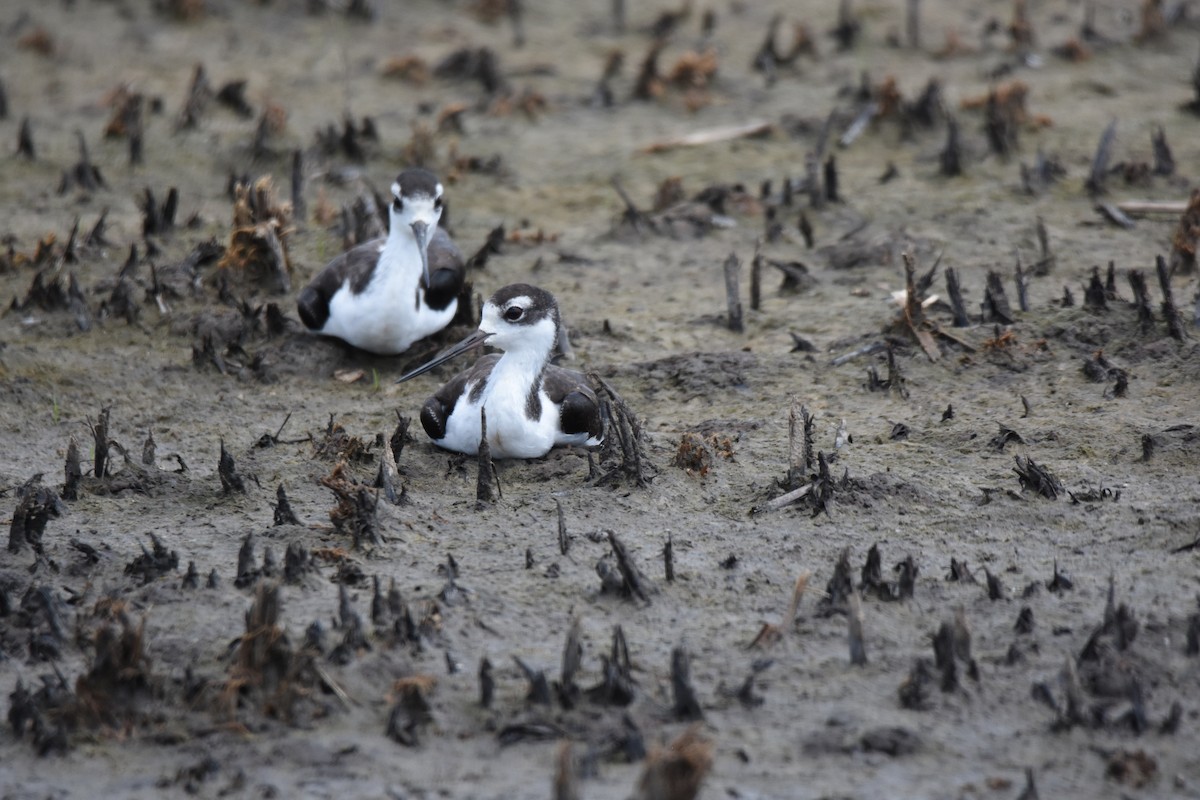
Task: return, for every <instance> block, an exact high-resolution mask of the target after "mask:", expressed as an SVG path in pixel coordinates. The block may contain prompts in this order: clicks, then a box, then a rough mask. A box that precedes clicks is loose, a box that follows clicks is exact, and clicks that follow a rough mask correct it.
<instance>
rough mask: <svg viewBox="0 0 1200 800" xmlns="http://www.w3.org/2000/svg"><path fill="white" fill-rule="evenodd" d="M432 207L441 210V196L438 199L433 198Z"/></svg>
mask: <svg viewBox="0 0 1200 800" xmlns="http://www.w3.org/2000/svg"><path fill="white" fill-rule="evenodd" d="M433 207H434V208H436V209H437V210H438V211H441V210H442V198H440V197H439V198H438V199H436V200H434V201H433Z"/></svg>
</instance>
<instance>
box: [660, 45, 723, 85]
mask: <svg viewBox="0 0 1200 800" xmlns="http://www.w3.org/2000/svg"><path fill="white" fill-rule="evenodd" d="M716 74H717V51H716V50H714V49H713V48H711V47H709V48H706V49H705V50H703V51H702V52H696V51H694V50H689V51H688V52H686V53H684V54H683V55H681V56H680V57H679V59H678V60H677V61H676V62H675V65H674V66H673V67H671V71H670V72H668V73H667V83H669V84H671V85H672V86H677V87H679V88H681V89H705V88H708V87H709V86H710V85H711V84H712V81H713V78H714V77H716Z"/></svg>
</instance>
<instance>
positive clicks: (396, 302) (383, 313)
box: [296, 167, 466, 355]
mask: <svg viewBox="0 0 1200 800" xmlns="http://www.w3.org/2000/svg"><path fill="white" fill-rule="evenodd" d="M443 202H444V201H443V199H442V184H441V182H440V181H439V180H438V179H437V176H436V175H434V174H433V173H432V172H430V171H429V170H426V169H421V168H418V167H413V168H409V169H406V170H404V171H403V172H401V173H400V175H399V176H398V177H397V178H396V181H395V183H393V184H392V202H391V205H390V207H389V210H388V218H389V220H390V227H389V229H388V234H387V236H385V237H381V238H378V239H373V240H371V241H369V242H364V243H363V244H360V245H358V246H357V247H353V248H351V249H350V250H347V251H346V252H345V253H342V254H341V255H340V256H338V257H337V258H335V259H333V261H330V262H329V264H327V265H326V266H325V268H324V269H322V270H321V271H320V273H318V274H317V276H316V277H315V278H313V280H312V282H311V283H309V284H308V286H307V287H305V289H304V291H302V292H301V293H300V296H299V298H298V299H297V301H296V306H297V309H298V310H299V312H300V320H301V321H302V322H303V323H304V325H305V327H307V328H308V329H309V330H310V331H312V332H314V333H319V334H322V335H324V336H334V337H337V338H339V339H341V340H343V341H345V342H347V343H349V344H351V345H353V346H354V347H357V348H359V349H360V350H366V351H369V352H371V353H377V354H379V355H396V354H398V353H403V352H404V351H405V350H407V349H408V348H409V347H411V346H412V345H413V343H414V342H416V341H418V340H420V339H423V338H425V337H426V336H429V335H431V334H433V333H436V332H437V331H440V330H441V329H442V328H444V327H446V326H447V325H449V324H450V322H451V321H452V320H453V319H454V315H455V314H456V313H457V311H458V296H459V292H460V290H461V289H462V285H463V278H464V275H465V273H466V267H465V264H464V262H463V257H462V253H461V252H460V251H459V249H458V247H457V245H455V244H454V241H453V240H452V239H451V238H450V237H449V235H447V234H446V232H445V231H444V230H442V229H441V228H439V227H438V222H439V221H440V220H441V218H442V210H443V208H444V205H443Z"/></svg>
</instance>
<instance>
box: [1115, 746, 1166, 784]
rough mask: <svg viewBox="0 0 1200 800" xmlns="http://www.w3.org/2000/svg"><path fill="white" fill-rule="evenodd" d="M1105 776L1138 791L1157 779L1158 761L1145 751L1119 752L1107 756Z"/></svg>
mask: <svg viewBox="0 0 1200 800" xmlns="http://www.w3.org/2000/svg"><path fill="white" fill-rule="evenodd" d="M1105 774H1107V775H1108V777H1110V778H1112V779H1113V780H1114V781H1116V782H1117V783H1123V784H1126V785H1128V786H1132V787H1134V788H1135V789H1140V788H1141V787H1143V786H1145V785H1146V784H1148V783H1151V782H1153V781H1154V780H1155V779H1156V778H1157V777H1158V761H1156V760H1155V759H1154V757H1153V756H1151V755H1150V754H1148V753H1147V752H1146V751H1145V750H1119V751H1117V752H1115V753H1113V754H1112V755H1111V756H1109V759H1108V767H1107V769H1106V770H1105Z"/></svg>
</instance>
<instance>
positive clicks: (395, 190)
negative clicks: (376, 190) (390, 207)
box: [392, 182, 400, 197]
mask: <svg viewBox="0 0 1200 800" xmlns="http://www.w3.org/2000/svg"><path fill="white" fill-rule="evenodd" d="M392 194H393V195H394V196H395V197H399V196H400V183H399V182H396V183H393V184H392Z"/></svg>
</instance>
